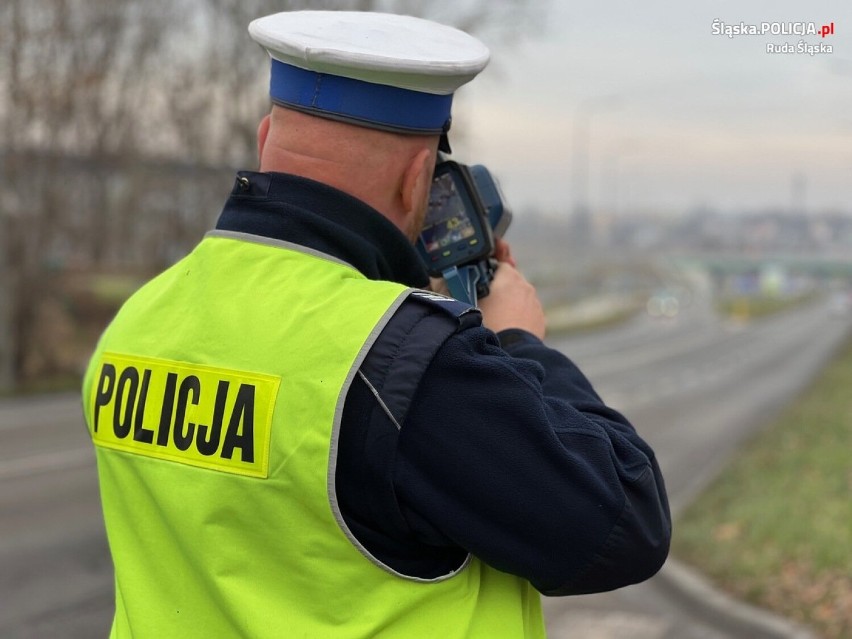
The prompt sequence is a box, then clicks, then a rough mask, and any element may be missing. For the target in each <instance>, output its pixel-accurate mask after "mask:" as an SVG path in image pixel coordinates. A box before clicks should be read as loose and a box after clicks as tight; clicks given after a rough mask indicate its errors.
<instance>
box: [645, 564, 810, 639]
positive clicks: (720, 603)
mask: <svg viewBox="0 0 852 639" xmlns="http://www.w3.org/2000/svg"><path fill="white" fill-rule="evenodd" d="M656 579H657V581H658V583H659V585H660V586H661V587H662V588H664V589H665V590H666V591H668V592H669V593H670V594H671V595H672V596H673V597H674V598H676V599H677V600H678V601H679V603H680V605H682V606H684V607H686V608H689V610H690V611H692V612H694V613H695V614H696V615H699V616H701V617H704V618H707V619H708V620H711V621H713V623H714V625H717V626H724V628H725V629H726V630H728V631H730V632H731V633H732V634H731V636H732V637H748V638H749V639H758V638H759V639H818V637H817V635H816V634H814V632H813V631H812V630H810V629H809V628H806V627H805V626H802V625H800V624H797V623H794V622H792V621H790V620H789V619H785V618H783V617H780V616H778V615H776V614H774V613H771V612H768V611H766V610H762V609H760V608H756V607H755V606H752V605H749V604H746V603H743V602H742V601H738V600H736V599H734V598H733V597H731V596H730V595H728V594H726V593H724V592H722V591H720V590H718V589H717V588H715V587H714V586H713V585H712V584H711V583H710V581H709V580H708V579H707V578H706V577H704V576H703V575H702V574H700V573H699V572H698V571H696V570H695V569H693V568H690V567H689V566H687V565H685V564H683V563H681V562H680V561H678V560H676V559H674V558H672V557H669V559H668V561H667V562H666V564H665V565H664V566H663V568H662V570H660V572H659V574H658V575H657V577H656Z"/></svg>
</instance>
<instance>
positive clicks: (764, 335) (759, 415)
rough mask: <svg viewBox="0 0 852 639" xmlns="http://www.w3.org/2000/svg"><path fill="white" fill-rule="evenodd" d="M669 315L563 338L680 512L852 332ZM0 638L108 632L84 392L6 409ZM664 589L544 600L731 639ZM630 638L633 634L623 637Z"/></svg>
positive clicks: (699, 302) (691, 307)
mask: <svg viewBox="0 0 852 639" xmlns="http://www.w3.org/2000/svg"><path fill="white" fill-rule="evenodd" d="M691 283H692V288H691V291H690V293H689V298H688V303H685V304H683V308H682V310H680V312H679V313H678V314H677V315H676V316H674V317H664V318H660V317H653V316H651V315H650V314H648V313H641V314H639V315H637V317H635V318H634V319H633V320H631V321H629V322H627V323H625V324H623V325H621V326H619V327H617V328H614V329H610V330H607V331H601V332H596V333H594V334H586V335H584V336H574V337H564V338H558V337H554V338H552V339H551V342H552V344H553V345H554V346H556V347H557V348H559V349H560V350H562V351H563V352H565V353H566V354H568V355H569V356H570V357H572V358H573V359H574V360H575V361H576V362H577V363H578V364H579V365H580V366H581V367H582V368H583V369H584V370H585V371H586V372H587V374H588V376H589V377H590V379H591V380H592V381H593V383H594V384H595V386H596V388H597V389H598V391H599V392H600V394H601V395H602V396H603V397H604V398H605V399H607V401H608V402H610V403H611V404H612V405H614V406H616V407H618V408H619V409H621V410H622V411H623V412H625V413H626V414H627V415H629V416H630V417H631V419H632V420H633V422H634V424H635V425H636V427H637V428H638V429H639V430H640V431H641V432H642V433H643V434H644V435H645V436H646V437H647V438H648V440H649V441H650V442H651V443H652V445H653V446H654V448H655V449H656V451H657V454H658V456H659V459H660V462H661V465H662V467H663V471H664V473H665V476H666V481H667V485H668V488H669V493H670V496H671V500H672V506H673V509H674V510H675V511H676V512H677V511H679V510H680V509H682V507H683V506H684V505H686V504H687V503H688V502H689V500H690V499H691V498H692V497H693V496H695V495H696V493H697V492H698V491H699V490H700V489H701V488H702V487H703V486H704V485H705V484H706V483H707V482H708V481H709V480H710V479H711V478H712V477H713V476H714V475H715V474H716V473H717V472H718V471H719V469H720V467H721V465H722V464H723V463H724V462H725V461H726V460H727V459H729V457H730V455H731V454H732V452H733V451H734V450H735V449H736V447H737V446H738V445H739V444H740V443H741V442H742V441H743V440H744V439H745V438H747V437H748V436H749V434H750V433H752V432H753V431H754V429H755V428H759V427H760V426H761V425H762V424H763V423H765V422H766V421H767V420H769V419H770V418H771V417H772V416H773V415H774V414H775V412H776V411H777V410H778V408H779V407H780V406H782V405H783V404H784V403H785V402H786V401H788V400H789V399H790V398H791V397H792V395H793V394H794V393H795V392H796V391H797V390H798V389H800V388H801V387H802V386H803V385H804V384H805V383H806V382H807V381H808V380H809V379H810V378H811V377H812V376H813V374H814V373H815V371H817V370H818V369H819V367H820V366H821V364H822V363H824V361H825V360H826V359H827V358H828V357H829V356H830V355H831V354H832V352H833V351H834V350H835V349H836V348H837V346H838V344H839V343H840V341H841V340H842V339H843V338H844V337H845V336H846V334H847V332H848V330H849V327H850V318H849V316H847V315H840V314H838V313H837V312H836V309H835V308H834V307H833V305H832V304H831V303H830V300H826V299H824V298H819V299H817V300H816V301H815V302H814V303H812V304H809V305H804V306H801V307H798V308H795V309H792V310H789V311H787V312H784V313H779V314H776V315H773V316H771V317H769V318H766V319H764V320H761V321H754V322H748V323H737V322H731V321H729V320H724V319H721V318H720V316H719V315H718V314H717V313H715V312H714V311H713V307H712V299H711V297H710V294H709V288H708V285H707V282H706V281H705V280H704V279H703V278H702V277H701V276H697V275H693V276H692V277H691ZM0 480H2V481H0V512H3V518H2V520H0V601H2V602H3V605H2V607H0V636H2V637H5V638H9V639H13V638H25V637H48V636H63V637H70V638H77V637H79V638H81V639H82V638H88V637H97V636H105V633H106V630H107V628H108V624H109V619H110V615H111V610H112V581H111V564H110V561H109V556H108V551H107V547H106V543H105V539H104V530H103V525H102V522H101V514H100V509H99V503H98V492H97V482H96V476H95V469H94V455H93V453H92V451H91V448H90V444H89V441H88V436H87V434H86V431H85V428H84V426H83V423H82V418H81V409H80V405H79V400H78V398H77V396H76V395H73V394H66V395H58V396H51V397H47V398H33V399H16V400H7V401H4V402H2V403H0ZM681 603H682V602H680V601H678V600H677V599H673V598H672V597H671V594H670V593H669V592H667V590H666V588H665V587H663V586H662V585H660V584H658V583H657V580H652V581H651V582H649V583H647V584H644V585H640V586H636V587H632V588H628V589H625V590H623V591H620V592H618V593H614V594H606V595H596V596H587V597H577V598H567V599H552V600H548V601H547V602H546V610H547V616H548V622H549V629H550V633H551V636H553V637H587V638H596V637H600V638H605V637H660V638H662V637H672V638H673V637H678V638H679V639H690V638H692V637H695V638H696V639H697V638H699V637H704V638H712V637H736V636H743V637H745V636H748V635H737V634H736V630H732V629H731V626H730V624H729V623H728V622H726V620H725V619H719V618H706V616H705V615H704V614H702V611H701V610H700V609H699V610H690V609H688V608H685V607H684V606H682V605H681ZM628 629H629V630H628Z"/></svg>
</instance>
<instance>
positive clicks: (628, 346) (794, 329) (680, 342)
mask: <svg viewBox="0 0 852 639" xmlns="http://www.w3.org/2000/svg"><path fill="white" fill-rule="evenodd" d="M698 293H699V294H698V295H697V297H696V298H695V299H694V301H693V303H692V305H691V306H690V307H688V308H686V309H685V310H684V312H683V313H682V314H681V315H680V316H678V317H676V318H674V319H668V320H661V319H652V318H650V317H643V318H641V319H639V320H637V321H635V322H633V323H631V324H629V325H627V326H624V327H622V328H621V329H618V330H616V331H613V332H610V333H609V334H607V336H606V337H605V338H602V336H591V337H586V338H581V339H576V338H575V339H565V340H554V342H553V345H554V346H556V347H558V348H559V349H560V350H562V351H563V352H564V353H566V354H567V355H568V356H569V357H571V358H572V359H574V361H575V362H577V363H578V364H579V365H580V367H581V368H582V369H583V370H584V371H585V372H586V374H587V375H588V377H589V378H590V380H591V381H592V383H593V384H594V385H595V387H596V389H597V390H598V392H599V393H600V394H601V395H602V397H603V398H604V399H605V400H606V401H607V402H608V403H610V404H611V405H612V406H614V407H616V408H618V409H619V410H621V411H622V412H624V413H625V414H626V415H628V416H629V417H630V419H631V421H632V422H633V423H634V425H635V426H636V428H637V429H638V430H639V431H640V432H641V433H642V434H643V436H644V437H645V438H646V439H647V440H648V441H649V442H651V444H652V445H653V447H654V449H655V451H656V453H657V456H658V459H659V461H660V465H661V467H662V469H663V473H664V476H665V478H666V486H667V489H668V493H669V497H670V500H671V505H672V509H673V511H674V512H675V513H677V512H679V511H680V510H681V509H683V507H684V506H686V505H688V504H689V503H690V501H691V500H692V499H693V498H694V497H695V496H696V494H697V493H699V492H700V491H701V490H702V488H704V487H705V486H706V485H707V483H708V482H710V481H711V480H712V479H713V478H714V477H716V476H717V475H718V473H719V472H720V471H721V470H722V469H723V468H724V465H725V463H726V462H728V461H729V460H730V459H731V457H732V455H733V454H734V453H735V452H736V450H737V448H738V447H739V446H740V445H741V444H742V443H743V442H744V441H745V440H746V439H748V438H749V437H750V436H752V435H753V434H754V433H755V432H756V431H758V430H759V429H760V428H761V427H763V426H765V425H767V424H769V423H771V421H772V419H773V417H775V416H776V415H777V414H778V413H779V412H780V410H782V409H783V407H784V406H785V405H786V404H787V403H788V402H789V401H791V400H792V399H794V398H795V395H796V394H797V393H798V392H799V391H801V390H802V389H803V388H804V386H806V385H807V383H808V382H809V381H810V380H811V379H812V378H813V377H814V375H815V374H816V373H817V372H818V371H819V370H820V368H821V367H822V366H823V365H824V364H825V363H826V361H827V360H828V359H829V358H830V357H831V355H832V354H833V353H835V352H836V350H837V348H838V347H839V346H840V344H842V342H843V340H844V338H845V337H846V336H847V335H848V333H849V329H850V324H851V323H852V318H850V317H849V316H848V315H838V314H837V312H836V311H835V310H834V309H832V307H831V305H830V304H829V303H827V302H826V303H818V304H816V305H814V306H810V307H807V308H802V309H797V310H795V311H790V312H787V313H784V314H780V315H777V316H774V317H771V318H768V319H764V320H761V321H759V322H758V321H756V322H751V323H747V324H742V323H739V324H737V323H730V322H722V321H720V320H719V319H718V318H716V317H715V316H714V314H713V313H712V311H711V310H710V308H709V304H710V301H709V296H707V295H702V294H701V291H700V289H699V291H698ZM681 595H682V593H679V592H676V591H673V589H672V585H671V581H670V580H667V579H665V578H662V577H655V578H654V579H652V580H650V581H648V582H646V583H644V584H640V585H638V586H632V587H629V588H625V589H622V590H620V591H617V592H615V593H606V594H603V595H590V596H584V597H574V598H565V599H549V600H546V601H545V610H546V612H547V618H548V629H549V632H550V636H551V637H554V638H561V637H583V638H584V639H615V638H621V637H624V638H629V639H725V638H736V639H739V638H742V639H756V638H758V637H764V636H765V637H777V636H779V635H777V634H772V633H767V634H763V633H762V631H759V630H758V629H757V628H755V627H754V626H752V625H750V624H748V623H744V622H743V621H742V620H740V619H735V618H733V617H729V616H727V615H724V614H722V615H720V614H719V610H718V609H717V608H707V607H704V606H703V605H695V603H696V602H695V601H693V600H691V599H689V598H684V597H682V596H681Z"/></svg>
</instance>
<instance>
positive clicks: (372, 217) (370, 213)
mask: <svg viewBox="0 0 852 639" xmlns="http://www.w3.org/2000/svg"><path fill="white" fill-rule="evenodd" d="M216 228H217V229H219V230H225V231H236V232H241V233H250V234H252V235H259V236H263V237H269V238H273V239H277V240H283V241H286V242H292V243H294V244H299V245H300V246H305V247H308V248H311V249H314V250H316V251H320V252H322V253H326V254H327V255H330V256H332V257H335V258H337V259H339V260H343V261H344V262H346V263H348V264H350V265H352V266H353V267H355V268H356V269H358V270H359V271H360V272H361V273H363V274H364V275H365V276H366V277H368V278H369V279H372V280H390V281H393V282H398V283H400V284H405V285H406V286H413V287H417V288H425V287H426V286H427V285H428V283H429V277H428V275H427V273H426V269H425V268H424V267H423V265H422V264H421V262H420V258H419V257H418V255H417V252H416V251H415V250H414V247H413V246H411V244H410V242H409V241H408V239H407V238H406V237H405V235H403V233H402V232H401V231H400V230H399V229H398V228H397V227H396V226H394V225H393V224H392V223H391V222H390V221H389V220H388V219H387V218H385V217H384V216H383V215H382V214H381V213H379V212H378V211H376V210H375V209H373V208H372V207H370V206H369V205H367V204H365V203H364V202H362V201H361V200H358V199H357V198H355V197H352V196H351V195H348V194H347V193H343V192H342V191H338V190H337V189H335V188H332V187H330V186H328V185H326V184H322V183H320V182H316V181H314V180H309V179H307V178H303V177H299V176H296V175H289V174H285V173H255V172H250V171H241V172H240V173H238V174H237V179H236V182H235V184H234V188H233V190H232V191H231V195H230V197H229V198H228V201H227V202H226V203H225V208H224V210H223V211H222V214H221V215H220V216H219V221H218V222H217V223H216Z"/></svg>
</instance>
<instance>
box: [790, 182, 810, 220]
mask: <svg viewBox="0 0 852 639" xmlns="http://www.w3.org/2000/svg"><path fill="white" fill-rule="evenodd" d="M807 191H808V178H807V177H806V176H805V174H804V173H794V174H793V175H792V177H791V178H790V212H791V213H794V214H798V215H805V214H806V213H807V210H806V208H805V206H806V204H805V202H806V197H807Z"/></svg>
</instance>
